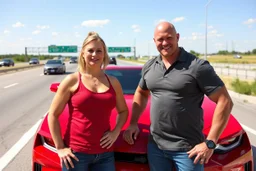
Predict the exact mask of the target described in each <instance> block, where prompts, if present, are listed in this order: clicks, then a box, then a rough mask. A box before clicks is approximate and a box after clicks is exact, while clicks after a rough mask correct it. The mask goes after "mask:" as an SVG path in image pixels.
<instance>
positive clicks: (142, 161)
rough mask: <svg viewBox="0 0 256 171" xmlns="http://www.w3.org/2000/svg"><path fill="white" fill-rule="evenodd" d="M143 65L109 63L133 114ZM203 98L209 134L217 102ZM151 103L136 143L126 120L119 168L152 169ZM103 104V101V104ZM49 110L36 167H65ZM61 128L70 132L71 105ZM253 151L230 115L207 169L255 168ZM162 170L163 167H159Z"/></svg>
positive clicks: (37, 143) (49, 170)
mask: <svg viewBox="0 0 256 171" xmlns="http://www.w3.org/2000/svg"><path fill="white" fill-rule="evenodd" d="M141 69H142V66H135V67H134V66H114V65H109V66H107V68H106V70H105V73H106V74H107V75H111V76H114V77H116V78H117V79H118V80H119V82H120V84H121V86H122V89H123V93H124V97H125V101H126V103H127V106H128V109H129V111H130V112H129V114H130V115H129V118H130V117H131V111H132V104H133V98H134V97H133V96H134V93H135V91H136V88H137V86H138V84H139V81H140V78H141ZM58 86H59V83H53V84H52V85H51V87H50V90H51V91H53V92H56V91H57V89H58ZM202 100H203V106H202V108H203V110H204V128H203V133H204V135H205V137H207V136H208V133H209V130H210V128H211V126H212V125H211V123H212V119H213V114H214V109H215V107H216V104H215V103H214V102H212V101H211V100H210V99H208V98H207V97H206V96H205V98H204V99H202ZM150 105H151V98H149V99H148V103H147V105H146V106H145V111H144V112H143V113H142V114H141V117H140V119H139V121H138V126H139V128H140V134H139V136H138V138H137V139H136V141H135V143H134V145H129V144H128V143H126V142H125V141H124V140H123V135H122V134H123V131H124V130H125V129H127V127H128V126H129V121H127V122H126V124H125V125H124V127H123V128H122V131H121V133H120V135H119V137H118V138H117V140H116V142H115V143H114V154H115V166H116V171H149V167H148V159H147V142H148V136H149V132H150ZM99 107H100V104H99ZM117 116H118V112H117V110H116V109H113V110H112V115H111V118H110V122H111V125H110V129H113V128H114V127H115V125H116V119H117ZM47 117H48V114H47V115H46V116H45V117H44V118H43V120H42V123H41V125H40V126H39V128H38V130H37V132H36V134H35V137H34V145H33V150H32V156H33V157H32V171H61V163H60V158H59V156H58V154H57V148H56V146H55V144H54V142H53V139H52V136H51V134H50V131H49V127H48V121H47ZM59 121H60V132H61V135H62V138H63V137H64V136H65V135H66V134H67V133H68V131H69V130H70V128H69V124H68V123H69V121H70V120H69V108H68V105H66V106H65V108H64V111H63V112H62V114H61V115H60V117H59ZM253 167H254V166H253V152H252V146H251V144H250V141H249V138H248V136H247V133H246V132H245V131H244V129H243V128H242V126H241V124H240V123H239V122H238V121H237V120H236V119H235V117H234V116H233V115H231V116H230V118H229V121H228V124H227V126H226V128H225V130H224V131H223V133H222V134H221V136H220V139H219V141H218V143H217V147H216V148H215V150H214V154H213V155H212V157H211V159H210V160H209V162H208V163H207V164H205V165H204V170H205V171H253ZM159 171H160V170H159Z"/></svg>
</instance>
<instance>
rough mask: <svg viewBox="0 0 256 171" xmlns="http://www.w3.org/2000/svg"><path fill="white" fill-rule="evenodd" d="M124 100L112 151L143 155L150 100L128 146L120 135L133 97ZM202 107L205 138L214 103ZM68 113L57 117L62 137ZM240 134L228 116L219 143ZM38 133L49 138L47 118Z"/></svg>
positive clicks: (113, 120) (206, 102)
mask: <svg viewBox="0 0 256 171" xmlns="http://www.w3.org/2000/svg"><path fill="white" fill-rule="evenodd" d="M125 99H126V103H127V106H128V108H129V117H128V121H127V122H126V124H125V125H124V127H123V129H122V131H121V133H120V136H119V137H118V139H117V141H116V142H115V147H114V149H115V151H118V152H129V153H133V152H136V153H141V154H144V153H145V152H146V144H147V141H148V134H149V126H150V119H149V112H150V103H151V100H150V99H149V101H148V104H147V106H146V109H145V110H144V112H143V113H142V115H141V117H140V119H139V128H140V130H141V132H140V134H139V136H138V138H137V140H136V143H135V144H134V145H129V144H127V143H126V142H125V141H124V140H123V138H122V134H123V131H124V130H125V129H126V128H127V127H128V126H129V123H130V118H131V111H132V102H133V95H125ZM202 107H203V109H204V129H203V133H204V134H205V135H206V136H207V135H208V133H209V130H210V128H211V123H212V117H213V113H214V109H215V107H216V105H215V103H214V102H212V101H211V100H209V99H208V98H207V97H205V99H204V102H203V105H202ZM68 112H69V110H68V106H66V107H65V109H64V112H63V114H62V115H60V117H59V120H60V123H61V132H62V136H63V135H64V134H65V131H66V127H67V120H68V116H69V115H68ZM116 116H117V111H116V109H114V110H113V111H112V115H111V118H110V122H111V128H114V126H115V124H116ZM242 132H243V129H242V127H241V125H240V124H239V123H238V121H237V120H236V119H235V118H234V117H233V116H232V115H230V118H229V121H228V124H227V127H226V129H225V130H224V132H223V133H222V135H221V137H220V139H219V142H221V141H222V140H223V139H227V138H232V137H235V136H237V135H239V134H241V133H242ZM39 133H40V134H41V135H43V136H45V137H48V138H50V137H51V135H50V132H49V128H48V123H47V116H46V117H45V118H44V120H43V122H42V124H41V127H40V128H39Z"/></svg>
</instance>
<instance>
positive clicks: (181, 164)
mask: <svg viewBox="0 0 256 171" xmlns="http://www.w3.org/2000/svg"><path fill="white" fill-rule="evenodd" d="M148 162H149V167H150V171H160V170H161V171H170V170H172V169H173V168H176V170H177V171H203V170H204V166H203V165H201V164H200V163H197V164H194V163H193V162H194V158H192V159H190V158H189V157H188V154H187V152H183V151H182V152H177V151H167V150H161V149H159V148H158V146H157V145H156V144H155V143H150V142H149V143H148Z"/></svg>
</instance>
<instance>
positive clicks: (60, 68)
mask: <svg viewBox="0 0 256 171" xmlns="http://www.w3.org/2000/svg"><path fill="white" fill-rule="evenodd" d="M64 73H66V66H65V63H64V62H63V61H62V60H59V59H50V60H48V61H47V62H46V64H45V65H44V75H46V74H64Z"/></svg>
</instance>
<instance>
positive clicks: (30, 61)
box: [29, 58, 40, 65]
mask: <svg viewBox="0 0 256 171" xmlns="http://www.w3.org/2000/svg"><path fill="white" fill-rule="evenodd" d="M32 64H40V62H39V59H38V58H31V59H30V60H29V65H32Z"/></svg>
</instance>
